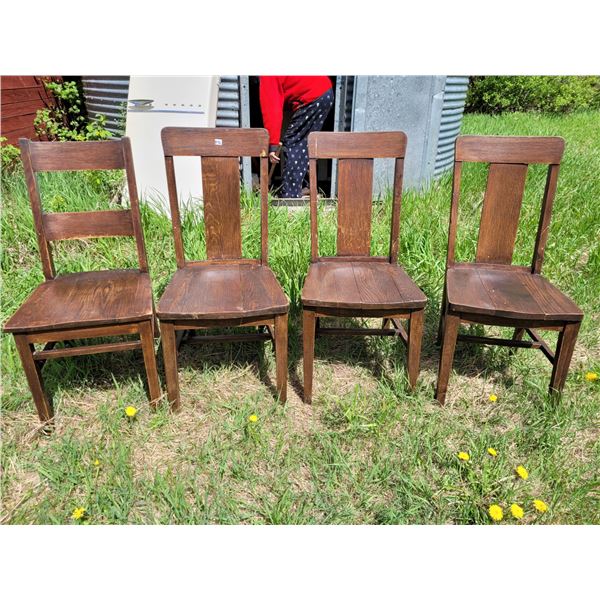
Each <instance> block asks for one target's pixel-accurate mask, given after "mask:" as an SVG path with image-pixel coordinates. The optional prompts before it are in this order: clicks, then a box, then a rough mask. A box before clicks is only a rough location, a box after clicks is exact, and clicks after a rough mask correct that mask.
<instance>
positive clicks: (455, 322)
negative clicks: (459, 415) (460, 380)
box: [435, 314, 460, 405]
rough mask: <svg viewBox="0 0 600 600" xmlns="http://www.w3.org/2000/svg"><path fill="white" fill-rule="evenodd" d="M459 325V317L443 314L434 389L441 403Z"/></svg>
mask: <svg viewBox="0 0 600 600" xmlns="http://www.w3.org/2000/svg"><path fill="white" fill-rule="evenodd" d="M459 325H460V317H458V316H455V315H449V314H446V315H445V316H444V334H443V339H442V347H441V350H440V366H439V370H438V380H437V389H436V391H435V397H436V399H437V401H438V402H439V403H440V404H441V405H443V404H444V403H445V402H446V390H447V389H448V379H449V378H450V371H451V370H452V361H453V359H454V348H455V347H456V339H457V337H458V327H459Z"/></svg>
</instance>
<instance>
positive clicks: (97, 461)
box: [94, 459, 100, 467]
mask: <svg viewBox="0 0 600 600" xmlns="http://www.w3.org/2000/svg"><path fill="white" fill-rule="evenodd" d="M94 466H95V467H99V466H100V461H99V460H98V459H96V460H95V461H94Z"/></svg>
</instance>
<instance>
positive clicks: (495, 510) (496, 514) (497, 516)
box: [488, 504, 504, 521]
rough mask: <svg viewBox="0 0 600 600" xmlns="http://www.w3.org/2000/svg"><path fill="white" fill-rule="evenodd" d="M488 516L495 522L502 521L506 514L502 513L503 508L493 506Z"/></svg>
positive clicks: (489, 509)
mask: <svg viewBox="0 0 600 600" xmlns="http://www.w3.org/2000/svg"><path fill="white" fill-rule="evenodd" d="M488 514H489V515H490V517H492V519H493V520H494V521H502V517H504V513H503V512H502V507H501V506H498V505H497V504H492V505H491V506H490V507H489V508H488Z"/></svg>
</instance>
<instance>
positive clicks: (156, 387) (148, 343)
mask: <svg viewBox="0 0 600 600" xmlns="http://www.w3.org/2000/svg"><path fill="white" fill-rule="evenodd" d="M139 334H140V341H141V342H142V352H143V353H144V365H145V367H146V377H147V380H148V391H149V392H150V406H151V407H152V408H153V409H156V407H157V406H158V399H159V398H160V395H161V391H160V382H159V381H158V369H157V368H156V354H155V352H154V326H153V322H152V321H143V322H142V323H140V326H139Z"/></svg>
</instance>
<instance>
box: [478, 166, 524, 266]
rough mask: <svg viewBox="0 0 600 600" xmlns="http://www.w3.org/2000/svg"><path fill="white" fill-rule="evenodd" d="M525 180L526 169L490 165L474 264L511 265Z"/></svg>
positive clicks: (522, 167)
mask: <svg viewBox="0 0 600 600" xmlns="http://www.w3.org/2000/svg"><path fill="white" fill-rule="evenodd" d="M526 178H527V165H521V164H511V163H509V164H499V163H492V164H491V165H490V169H489V173H488V180H487V188H486V191H485V196H484V199H483V207H482V209H481V222H480V225H479V239H478V242H477V256H476V261H477V262H484V263H497V264H506V265H510V264H511V263H512V257H513V251H514V247H515V240H516V239H517V228H518V226H519V216H520V214H521V204H522V202H523V192H524V190H525V179H526Z"/></svg>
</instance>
